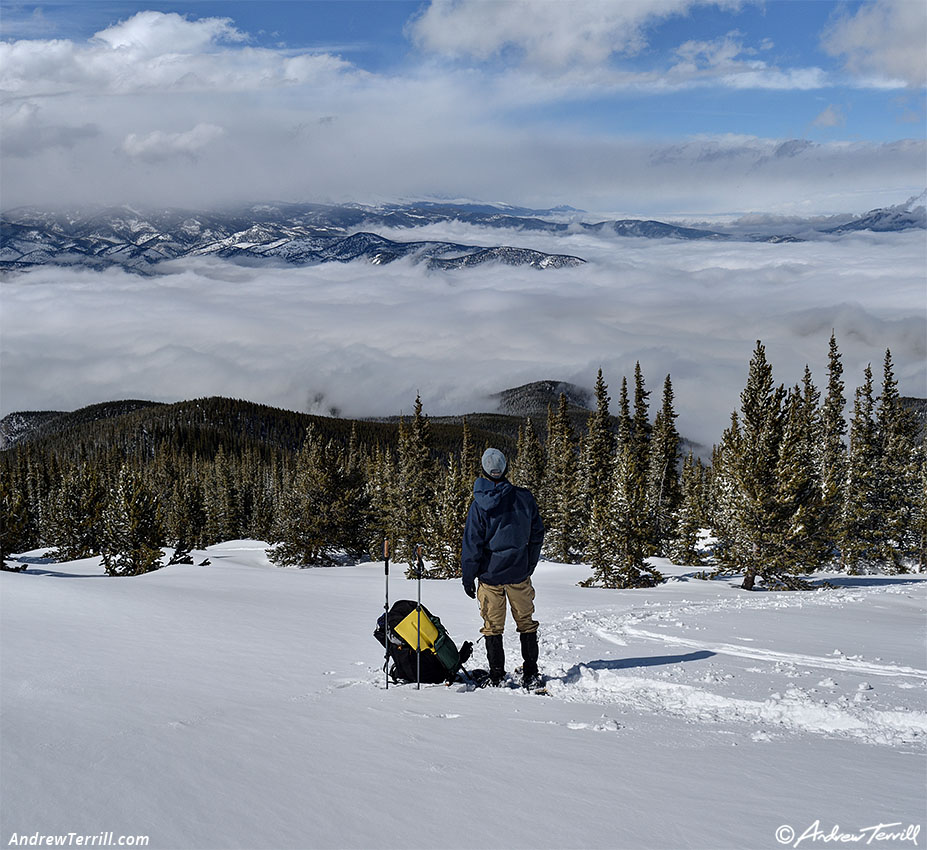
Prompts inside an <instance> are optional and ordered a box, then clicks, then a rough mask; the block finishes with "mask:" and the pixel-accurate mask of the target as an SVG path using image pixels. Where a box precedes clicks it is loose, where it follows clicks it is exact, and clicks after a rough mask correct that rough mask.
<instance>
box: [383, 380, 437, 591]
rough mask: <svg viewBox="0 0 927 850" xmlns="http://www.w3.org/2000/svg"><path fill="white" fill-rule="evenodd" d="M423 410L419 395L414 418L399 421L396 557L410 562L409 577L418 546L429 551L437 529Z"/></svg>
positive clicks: (428, 430)
mask: <svg viewBox="0 0 927 850" xmlns="http://www.w3.org/2000/svg"><path fill="white" fill-rule="evenodd" d="M422 409H423V408H422V399H421V396H419V395H416V397H415V408H414V412H413V416H412V421H411V422H410V423H409V424H408V425H407V424H406V422H405V420H400V423H399V478H398V481H397V498H398V501H397V508H398V512H397V526H398V528H397V532H398V533H397V538H396V540H395V541H394V544H393V545H394V550H393V551H394V555H393V557H394V559H395V560H396V561H406V562H407V563H408V565H409V566H408V569H407V570H406V578H415V548H416V546H419V545H423V546H424V547H425V549H426V552H427V551H428V550H429V549H430V546H429V544H430V543H431V542H432V540H433V535H434V529H435V520H434V509H433V506H434V500H435V477H436V476H435V469H434V463H433V462H432V458H431V426H430V424H429V422H428V417H427V416H425V414H424V413H423V412H422ZM428 577H430V576H428Z"/></svg>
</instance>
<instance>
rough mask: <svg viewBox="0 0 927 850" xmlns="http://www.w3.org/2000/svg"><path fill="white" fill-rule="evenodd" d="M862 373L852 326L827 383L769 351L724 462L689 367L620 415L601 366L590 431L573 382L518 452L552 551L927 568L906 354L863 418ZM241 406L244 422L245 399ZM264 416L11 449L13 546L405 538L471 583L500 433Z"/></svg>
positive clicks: (614, 573)
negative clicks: (695, 396)
mask: <svg viewBox="0 0 927 850" xmlns="http://www.w3.org/2000/svg"><path fill="white" fill-rule="evenodd" d="M842 373H843V368H842V364H841V356H840V353H839V350H838V348H837V343H836V340H835V338H834V337H833V336H832V337H831V340H830V351H829V359H828V375H827V385H826V388H825V390H824V391H823V393H822V391H821V390H819V389H818V388H817V387H816V386H815V384H814V381H813V377H812V375H811V372H810V370H809V369H807V368H806V370H805V374H804V376H803V379H802V381H801V382H800V383H798V384H796V385H794V386H792V387H789V388H787V387H785V386H784V385H783V384H779V385H776V384H775V382H774V380H773V376H772V367H771V365H770V364H769V362H768V361H767V359H766V353H765V348H764V346H763V345H762V343H761V342H758V343H757V346H756V349H755V350H754V352H753V356H752V359H751V361H750V366H749V372H748V378H747V383H746V386H745V388H744V390H743V392H742V393H741V398H740V408H739V409H738V410H736V411H734V412H732V415H731V422H730V425H729V427H728V428H727V429H726V430H725V431H724V433H723V435H722V437H721V440H720V441H719V442H718V444H717V445H716V446H715V447H714V451H713V453H712V459H711V463H710V464H705V463H703V462H702V460H701V459H699V458H697V457H695V456H694V455H693V454H692V453H688V454H686V455H683V453H682V451H681V445H682V441H681V438H680V435H679V433H678V431H677V429H676V425H675V421H676V419H677V414H676V412H675V408H674V394H673V386H672V381H671V378H670V376H669V375H667V376H666V378H665V380H664V382H663V386H662V393H661V395H660V400H659V405H656V404H654V405H652V404H651V400H650V396H651V391H650V390H648V389H647V387H646V383H645V380H644V376H643V373H642V371H641V368H640V364H637V366H636V367H635V371H634V375H633V376H632V379H631V381H630V382H629V381H628V379H627V378H623V379H622V381H621V384H620V390H619V395H618V403H617V411H616V412H614V413H613V412H612V411H611V409H610V405H611V401H612V400H611V398H610V396H609V391H608V385H607V384H606V382H605V379H604V376H603V374H602V372H601V370H600V371H599V373H598V375H597V379H596V383H595V402H596V406H595V410H593V411H591V412H590V413H589V414H588V416H587V419H586V423H585V426H584V427H580V428H577V427H576V426H575V424H574V423H575V421H576V420H575V410H571V409H570V407H569V406H568V404H567V400H566V397H565V396H562V395H561V396H560V399H559V403H558V404H557V405H551V406H550V407H549V408H548V411H547V417H546V421H545V422H543V423H535V422H532V421H531V419H526V420H524V421H523V422H522V423H521V424H520V427H519V428H518V434H517V442H516V443H515V445H514V446H510V445H507V444H506V442H505V440H503V445H502V446H500V447H502V448H503V449H504V450H505V451H506V453H507V455H508V456H509V458H510V473H509V477H510V478H511V480H512V481H513V483H515V484H518V485H520V486H525V487H528V488H529V489H531V491H532V492H533V493H534V494H535V496H536V498H537V500H538V505H539V508H540V510H541V515H542V518H543V520H544V523H545V526H546V528H547V534H546V537H545V551H544V555H545V557H547V558H550V559H552V560H557V561H562V562H582V563H586V564H588V565H589V566H590V568H591V575H590V576H589V577H588V579H586V580H585V581H584V582H583V584H585V585H587V586H599V587H621V588H627V587H646V586H652V585H654V584H657V583H659V582H660V581H662V580H663V576H662V575H661V574H660V573H659V571H658V570H657V569H656V567H655V566H654V565H653V563H652V561H651V558H652V557H653V556H661V557H666V558H669V559H671V560H672V561H674V562H676V563H682V564H687V565H696V566H699V565H700V566H702V567H703V568H704V571H703V573H702V575H703V576H704V577H710V576H718V575H725V574H734V573H738V574H739V573H743V575H744V580H743V586H744V587H745V588H748V589H752V588H753V587H754V586H755V585H756V582H757V581H759V582H761V583H762V584H763V585H764V586H766V587H773V588H783V589H784V588H788V589H797V588H806V587H809V586H810V585H809V584H808V582H807V580H806V579H805V578H803V576H806V575H807V574H809V573H811V572H814V571H816V570H821V569H825V568H826V569H836V570H843V571H846V572H849V573H862V572H870V571H875V570H884V571H889V572H903V571H905V570H908V569H912V568H918V569H923V568H924V566H925V541H927V449H925V441H924V434H923V431H922V429H921V427H920V425H919V423H918V421H917V419H916V417H915V416H914V415H913V413H912V412H911V411H910V410H909V409H908V408H907V407H906V406H905V405H904V404H903V403H902V401H901V399H900V397H899V393H898V386H897V381H896V379H895V376H894V368H893V364H892V359H891V353H890V352H888V351H887V352H886V354H885V359H884V363H883V376H882V385H881V392H880V394H879V395H875V392H876V390H875V388H874V385H873V376H872V371H871V369H870V368H867V369H866V370H865V372H864V375H863V383H862V384H861V386H859V388H857V389H856V391H855V396H854V400H853V405H852V410H851V411H847V410H846V408H847V399H846V397H845V394H844V393H845V388H844V382H843V378H842ZM651 407H653V408H654V409H655V413H654V415H653V416H651ZM235 410H236V411H237V408H235ZM848 412H849V414H850V415H849V417H848V416H847V413H848ZM132 415H136V414H132ZM236 417H237V419H236ZM220 418H223V420H224V421H228V422H232V423H233V424H234V422H236V421H238V420H239V419H240V418H241V416H240V414H239V413H237V412H236V413H235V415H233V409H232V408H229V409H228V410H225V409H222V417H220ZM245 418H246V420H247V427H248V439H244V438H242V439H235V440H231V441H228V445H226V444H225V443H224V442H222V440H221V439H219V441H218V442H216V440H217V438H216V436H215V434H213V435H212V437H211V438H210V439H206V438H204V436H203V433H204V429H206V430H207V431H208V429H209V428H210V427H212V426H213V425H212V424H211V423H212V420H211V419H210V417H209V416H205V417H204V418H203V420H202V421H201V422H198V423H195V422H190V421H184V422H183V423H182V424H179V425H178V424H176V423H172V422H171V421H169V420H167V419H165V418H164V417H163V416H162V418H161V419H159V420H158V424H157V427H156V428H155V427H152V426H148V425H142V424H141V421H140V422H139V424H138V425H137V426H136V430H134V431H132V437H131V438H127V437H125V435H124V434H123V436H121V437H120V438H119V439H118V440H116V439H115V438H113V439H109V440H106V439H104V440H100V439H96V440H92V441H90V440H79V441H77V443H76V445H75V443H74V441H71V442H67V441H60V440H59V441H53V440H44V441H37V442H34V443H26V444H24V445H22V446H14V447H13V448H12V449H9V450H7V451H4V452H3V453H2V454H0V523H2V525H0V555H2V556H3V558H7V557H8V556H9V555H10V554H11V553H14V552H22V551H27V550H30V549H34V548H38V547H43V546H44V547H52V548H53V550H54V551H53V556H54V557H55V558H57V559H59V560H74V559H78V558H85V557H91V556H95V555H102V558H103V563H104V566H105V568H106V570H107V572H109V573H110V574H113V575H131V574H138V573H142V572H146V571H149V570H152V569H156V568H158V567H159V566H160V565H161V564H162V559H163V555H162V547H164V548H167V549H169V550H170V551H171V552H172V555H171V562H172V563H178V562H181V563H183V562H187V563H189V562H192V555H191V552H192V551H193V550H195V549H200V550H201V549H203V548H205V547H206V546H208V545H211V544H214V543H218V542H222V541H226V540H231V539H237V538H254V539H260V540H266V541H268V543H269V544H270V548H269V550H268V552H269V557H270V558H271V560H272V561H273V562H274V563H277V564H279V565H298V566H311V565H330V564H333V563H337V562H339V561H342V560H346V559H349V560H358V559H361V558H364V557H374V558H375V557H377V556H378V553H379V552H380V551H382V541H383V539H389V540H390V541H392V543H393V549H394V553H395V554H394V559H395V560H397V561H400V562H401V561H406V562H408V563H409V564H410V569H409V574H410V575H411V574H412V567H411V564H412V563H413V550H414V547H415V546H416V545H418V544H424V546H425V550H426V555H427V557H428V560H429V563H430V564H431V566H430V568H429V571H428V573H427V577H430V578H454V577H457V576H459V575H460V541H461V538H462V534H463V526H464V522H465V519H466V513H467V509H468V507H469V503H470V498H471V493H472V484H473V480H474V478H475V477H476V476H477V475H478V474H479V457H480V455H481V454H482V451H483V449H484V448H486V446H487V445H488V444H489V443H490V442H498V440H495V439H494V438H493V437H492V436H490V435H488V434H486V433H485V432H484V431H479V432H478V436H476V437H475V436H474V432H473V431H472V430H471V428H470V426H469V424H468V423H467V421H466V420H464V422H463V424H462V426H461V428H460V430H459V440H457V441H456V442H455V441H454V440H449V439H448V434H447V433H446V432H447V426H443V428H444V431H445V433H443V434H442V437H441V439H440V440H436V439H435V435H434V428H433V423H432V422H431V421H430V420H429V418H428V416H427V415H426V414H425V413H424V410H423V404H422V401H421V399H420V398H417V399H416V401H415V405H414V408H413V412H412V414H411V415H410V416H409V417H408V418H401V419H400V422H399V425H398V429H396V430H395V434H396V437H395V439H388V438H386V436H385V435H386V432H385V431H384V430H383V429H382V428H379V427H377V426H371V425H366V424H363V423H361V424H359V423H353V424H350V425H349V424H348V423H344V422H338V427H337V428H336V429H335V430H332V429H331V428H329V429H328V431H327V433H326V431H325V430H324V425H323V423H322V421H321V420H317V421H316V420H314V421H312V422H311V423H310V424H309V426H308V427H305V423H303V422H299V423H297V420H295V419H293V418H292V416H290V417H287V418H285V419H284V420H281V422H279V423H278V424H277V426H276V430H274V431H273V433H272V434H271V433H267V427H266V425H263V424H261V423H262V422H263V420H262V419H261V417H259V416H256V415H249V416H247V417H245ZM297 424H298V425H299V427H298V428H297V427H296V426H297ZM197 426H199V427H197ZM159 429H160V430H159ZM262 429H263V431H262ZM96 432H99V428H97V429H96ZM222 433H223V434H227V433H228V432H227V431H226V432H222ZM262 434H263V436H264V437H266V438H264V439H262ZM111 436H112V435H111ZM449 445H452V446H453V448H450V449H449V448H448V446H449ZM706 530H707V535H708V536H707V537H706Z"/></svg>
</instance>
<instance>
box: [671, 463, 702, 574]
mask: <svg viewBox="0 0 927 850" xmlns="http://www.w3.org/2000/svg"><path fill="white" fill-rule="evenodd" d="M703 486H704V485H703V481H702V464H701V461H698V462H696V461H695V459H694V458H693V455H692V452H689V454H688V455H686V459H685V460H684V461H683V464H682V498H681V504H680V506H679V511H678V513H677V517H676V529H675V534H674V537H673V540H672V547H671V549H670V557H671V558H672V559H673V562H674V563H677V564H685V565H687V566H700V565H701V563H702V557H701V554H700V553H699V550H698V540H699V534H700V533H701V530H702V528H703V527H704V526H705V515H704V506H703V504H702V493H703V489H702V488H703Z"/></svg>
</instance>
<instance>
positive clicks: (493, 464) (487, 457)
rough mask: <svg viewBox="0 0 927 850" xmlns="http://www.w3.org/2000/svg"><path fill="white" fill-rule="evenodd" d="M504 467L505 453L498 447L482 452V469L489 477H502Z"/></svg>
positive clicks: (505, 465)
mask: <svg viewBox="0 0 927 850" xmlns="http://www.w3.org/2000/svg"><path fill="white" fill-rule="evenodd" d="M506 467H507V464H506V461H505V455H504V454H502V452H500V451H499V449H486V451H485V452H483V471H484V472H485V473H486V474H487V475H488V476H489V477H490V478H497V479H498V478H502V477H503V476H504V475H505V470H506Z"/></svg>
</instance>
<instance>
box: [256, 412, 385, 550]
mask: <svg viewBox="0 0 927 850" xmlns="http://www.w3.org/2000/svg"><path fill="white" fill-rule="evenodd" d="M367 511H368V497H367V494H366V491H365V487H364V481H363V477H362V475H361V474H360V472H359V470H358V469H356V468H352V467H351V465H350V464H349V463H348V457H347V454H346V453H345V452H344V450H343V449H342V447H340V446H338V445H336V444H335V443H333V442H331V441H329V442H327V443H324V442H323V440H322V437H321V435H320V434H319V432H318V430H317V429H316V428H315V427H314V426H310V427H309V429H308V430H307V432H306V438H305V440H304V442H303V445H302V447H301V448H300V451H299V455H298V456H297V459H296V467H295V469H294V471H293V479H292V481H291V483H290V486H289V488H288V489H287V490H286V491H285V492H284V494H283V497H282V498H281V500H280V505H279V507H278V510H277V512H276V514H277V521H276V524H275V528H274V534H273V541H272V542H273V543H274V544H275V545H274V546H273V547H272V548H271V549H268V557H269V558H270V560H271V561H272V562H273V563H275V564H279V565H280V566H294V565H297V566H303V565H322V566H325V565H328V564H332V563H335V562H336V558H337V556H338V555H340V554H342V553H344V554H347V555H348V556H349V557H351V558H357V557H359V556H360V555H361V554H362V553H363V552H364V551H365V549H366V544H367V533H368V530H367V525H366V518H367Z"/></svg>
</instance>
